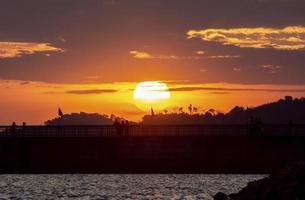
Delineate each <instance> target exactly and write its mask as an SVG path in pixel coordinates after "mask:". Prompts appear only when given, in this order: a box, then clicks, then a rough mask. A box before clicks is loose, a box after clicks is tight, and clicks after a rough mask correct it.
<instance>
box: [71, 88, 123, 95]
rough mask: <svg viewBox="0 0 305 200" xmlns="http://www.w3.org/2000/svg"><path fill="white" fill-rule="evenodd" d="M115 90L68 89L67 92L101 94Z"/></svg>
mask: <svg viewBox="0 0 305 200" xmlns="http://www.w3.org/2000/svg"><path fill="white" fill-rule="evenodd" d="M115 92H117V90H113V89H93V90H68V91H66V93H67V94H102V93H115Z"/></svg>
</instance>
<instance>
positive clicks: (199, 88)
mask: <svg viewBox="0 0 305 200" xmlns="http://www.w3.org/2000/svg"><path fill="white" fill-rule="evenodd" d="M169 91H171V92H191V91H221V92H225V91H227V92H240V91H243V92H247V91H248V92H305V89H271V88H222V87H202V86H196V87H191V86H189V87H175V88H169Z"/></svg>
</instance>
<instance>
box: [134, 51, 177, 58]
mask: <svg viewBox="0 0 305 200" xmlns="http://www.w3.org/2000/svg"><path fill="white" fill-rule="evenodd" d="M129 53H130V54H131V55H132V57H134V58H137V59H177V56H173V55H157V56H156V55H152V54H150V53H147V52H143V51H130V52H129Z"/></svg>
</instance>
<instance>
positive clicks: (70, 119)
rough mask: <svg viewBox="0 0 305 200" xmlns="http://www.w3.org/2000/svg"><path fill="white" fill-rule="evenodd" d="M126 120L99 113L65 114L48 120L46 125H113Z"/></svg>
mask: <svg viewBox="0 0 305 200" xmlns="http://www.w3.org/2000/svg"><path fill="white" fill-rule="evenodd" d="M116 119H117V120H124V119H123V118H120V117H117V116H115V115H110V116H108V115H101V114H98V113H85V112H80V113H71V114H63V115H60V116H59V117H57V118H54V119H51V120H48V121H46V122H45V124H46V125H112V124H113V123H114V121H115V120H116Z"/></svg>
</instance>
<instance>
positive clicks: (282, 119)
mask: <svg viewBox="0 0 305 200" xmlns="http://www.w3.org/2000/svg"><path fill="white" fill-rule="evenodd" d="M115 120H119V121H124V120H125V119H123V118H120V117H117V116H115V115H110V116H108V115H101V114H98V113H85V112H80V113H71V114H62V115H61V116H59V117H57V118H54V119H51V120H48V121H46V122H45V124H46V125H112V124H113V123H114V121H115ZM254 120H259V121H260V122H262V123H268V124H287V123H295V124H305V98H295V99H294V98H293V97H291V96H286V97H285V98H284V99H280V100H278V101H277V102H272V103H267V104H263V105H260V106H257V107H253V108H248V107H246V108H244V107H240V106H235V107H234V108H233V109H232V110H230V111H229V112H228V113H219V112H216V110H214V109H210V110H208V111H207V112H205V113H200V112H198V109H197V108H196V107H193V106H192V105H190V106H189V107H188V112H184V111H183V109H179V110H178V111H175V112H168V111H165V112H163V113H156V114H154V113H153V112H152V113H151V114H150V115H145V116H143V118H142V121H141V122H139V123H140V124H143V125H165V124H172V125H192V124H197V125H199V124H246V123H251V121H254ZM130 124H135V123H134V122H130Z"/></svg>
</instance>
